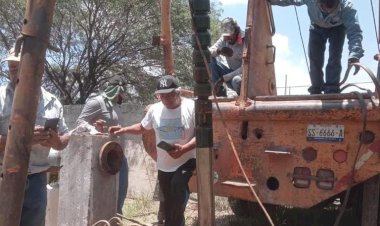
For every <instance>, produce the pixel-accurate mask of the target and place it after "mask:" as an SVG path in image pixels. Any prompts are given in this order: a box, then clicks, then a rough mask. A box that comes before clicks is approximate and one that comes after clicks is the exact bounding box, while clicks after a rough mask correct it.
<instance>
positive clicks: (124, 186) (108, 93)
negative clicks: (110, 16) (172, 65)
mask: <svg viewBox="0 0 380 226" xmlns="http://www.w3.org/2000/svg"><path fill="white" fill-rule="evenodd" d="M126 85H127V82H126V80H125V79H124V78H123V77H122V76H121V75H115V76H113V77H111V78H110V79H109V82H108V83H107V86H106V88H105V89H104V91H102V92H100V93H99V94H91V95H90V96H89V98H88V99H87V100H86V103H85V105H84V107H83V109H82V112H81V113H80V115H79V117H78V119H77V122H76V124H77V126H85V127H90V128H91V127H92V128H91V129H94V130H95V129H96V130H98V131H99V132H100V133H103V132H106V131H107V130H105V129H107V128H108V127H110V126H117V125H121V124H122V120H121V119H122V112H121V104H122V102H123V100H124V99H125V94H126ZM104 130H105V131H104ZM118 190H119V192H118V200H117V212H118V213H120V214H122V213H123V205H124V201H125V198H126V197H127V190H128V161H127V158H126V157H125V156H124V158H123V161H122V165H121V168H120V172H119V189H118Z"/></svg>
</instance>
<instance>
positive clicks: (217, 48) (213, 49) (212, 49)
mask: <svg viewBox="0 0 380 226" xmlns="http://www.w3.org/2000/svg"><path fill="white" fill-rule="evenodd" d="M223 42H224V40H223V37H220V38H219V39H218V41H216V42H215V44H214V45H212V46H211V47H210V48H209V51H210V53H211V56H212V57H217V56H219V54H220V49H221V48H222V47H223Z"/></svg>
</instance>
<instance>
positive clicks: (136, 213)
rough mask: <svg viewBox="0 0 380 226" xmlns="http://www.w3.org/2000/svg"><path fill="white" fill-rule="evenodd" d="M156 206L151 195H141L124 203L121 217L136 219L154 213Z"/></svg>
mask: <svg viewBox="0 0 380 226" xmlns="http://www.w3.org/2000/svg"><path fill="white" fill-rule="evenodd" d="M155 211H156V206H155V205H154V201H153V200H152V195H151V194H141V195H140V196H138V197H137V198H135V199H128V200H126V202H125V203H124V207H123V215H124V216H126V217H128V218H136V217H140V216H144V215H149V214H151V213H152V212H154V213H155Z"/></svg>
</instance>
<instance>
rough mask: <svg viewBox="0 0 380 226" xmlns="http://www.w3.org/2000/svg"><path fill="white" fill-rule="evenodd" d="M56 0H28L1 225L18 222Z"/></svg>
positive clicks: (0, 190)
mask: <svg viewBox="0 0 380 226" xmlns="http://www.w3.org/2000/svg"><path fill="white" fill-rule="evenodd" d="M54 6H55V0H35V1H33V0H28V2H27V7H26V12H25V19H24V26H23V30H22V31H23V32H22V33H23V34H24V36H25V37H24V42H23V48H22V52H21V62H20V71H19V81H18V82H17V85H16V90H15V95H14V99H13V108H12V113H11V119H10V124H9V129H8V136H7V141H6V146H5V155H4V160H3V177H2V179H1V183H0V203H1V205H0V226H9V225H19V224H20V217H21V210H22V203H23V199H24V191H25V181H26V178H27V174H28V165H29V157H30V151H31V142H32V136H33V130H34V123H35V119H36V111H37V106H38V100H39V97H40V87H41V79H42V74H43V71H44V63H45V51H46V48H47V45H48V42H47V40H48V39H49V36H50V28H51V24H52V19H53V12H54Z"/></svg>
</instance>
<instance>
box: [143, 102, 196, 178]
mask: <svg viewBox="0 0 380 226" xmlns="http://www.w3.org/2000/svg"><path fill="white" fill-rule="evenodd" d="M141 125H142V126H143V127H144V128H145V129H148V130H149V129H152V128H153V129H154V131H155V134H156V145H157V144H158V143H159V142H160V141H162V140H163V141H166V142H168V143H170V144H182V145H183V144H186V143H188V142H189V141H190V140H191V139H192V138H193V137H194V136H195V115H194V101H193V100H190V99H187V98H182V102H181V105H180V106H179V107H177V108H175V109H168V108H166V107H165V106H164V105H163V104H162V102H158V103H155V104H153V105H152V106H151V107H150V108H149V110H148V112H147V113H146V115H145V117H144V118H143V120H142V121H141ZM195 156H196V154H195V149H193V150H191V151H188V152H186V153H185V154H183V155H182V156H181V157H179V158H178V159H174V158H173V157H171V156H170V155H169V154H168V153H167V152H166V151H165V150H163V149H161V148H159V147H157V168H158V170H161V171H164V172H174V171H176V170H177V168H178V167H180V166H181V165H183V164H184V163H185V162H187V161H188V160H189V159H191V158H195Z"/></svg>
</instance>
